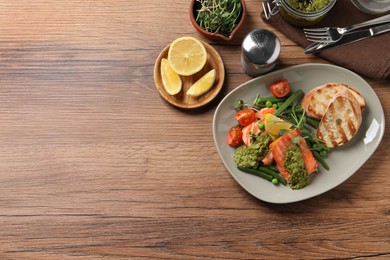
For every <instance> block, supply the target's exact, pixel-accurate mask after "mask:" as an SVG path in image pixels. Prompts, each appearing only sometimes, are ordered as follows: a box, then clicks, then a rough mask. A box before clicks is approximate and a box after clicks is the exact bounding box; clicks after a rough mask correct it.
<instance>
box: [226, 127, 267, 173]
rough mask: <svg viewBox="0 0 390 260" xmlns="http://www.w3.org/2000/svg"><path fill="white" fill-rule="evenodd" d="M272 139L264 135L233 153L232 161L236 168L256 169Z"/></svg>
mask: <svg viewBox="0 0 390 260" xmlns="http://www.w3.org/2000/svg"><path fill="white" fill-rule="evenodd" d="M271 141H272V138H271V136H269V135H268V134H266V133H261V134H260V135H258V136H256V137H255V141H254V142H253V143H252V144H251V145H250V146H249V147H246V146H245V145H244V144H243V145H241V146H240V147H238V148H237V149H236V150H235V151H234V155H233V157H234V161H235V162H236V164H237V166H240V167H244V168H252V169H256V168H257V167H258V166H259V162H260V161H261V160H262V159H263V158H264V156H265V155H266V154H267V152H268V149H269V144H270V143H271Z"/></svg>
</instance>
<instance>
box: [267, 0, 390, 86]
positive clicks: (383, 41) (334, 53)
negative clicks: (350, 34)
mask: <svg viewBox="0 0 390 260" xmlns="http://www.w3.org/2000/svg"><path fill="white" fill-rule="evenodd" d="M382 15H385V14H381V15H372V14H366V13H364V12H361V11H360V10H359V9H358V8H356V7H355V6H354V5H353V3H352V2H351V1H349V0H348V1H347V0H341V1H337V2H336V4H335V5H334V6H333V8H332V9H331V10H330V11H329V13H328V14H327V15H326V16H325V18H324V19H323V20H322V21H321V22H320V23H319V24H316V25H314V26H313V27H323V26H341V27H345V26H349V25H352V24H356V23H360V22H363V21H367V20H370V19H373V18H376V17H379V16H382ZM261 17H262V19H263V20H264V21H265V22H267V23H268V24H270V25H272V26H273V27H274V28H276V29H278V30H279V31H280V32H282V33H283V34H284V35H286V36H287V37H288V38H290V39H291V40H292V41H294V42H296V43H297V44H299V45H301V46H302V47H304V48H305V47H307V46H308V45H310V44H311V42H309V41H307V40H306V37H305V35H304V33H303V30H302V28H298V27H294V26H293V25H290V24H289V23H287V22H286V21H285V20H284V19H283V18H282V17H281V16H280V15H279V14H277V15H274V16H271V18H270V19H269V20H267V19H266V18H265V16H264V12H262V14H261ZM315 55H318V56H320V57H322V58H324V59H326V60H328V61H330V62H332V63H334V64H337V65H339V66H342V67H345V68H348V69H351V70H353V71H355V72H357V73H359V74H361V75H365V76H367V77H370V78H373V79H376V80H381V79H389V78H390V33H384V34H381V35H377V36H374V37H371V38H368V39H365V40H361V41H358V42H354V43H350V44H347V45H343V46H338V47H335V48H331V49H327V50H324V51H322V52H319V53H317V54H315Z"/></svg>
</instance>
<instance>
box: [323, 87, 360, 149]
mask: <svg viewBox="0 0 390 260" xmlns="http://www.w3.org/2000/svg"><path fill="white" fill-rule="evenodd" d="M361 123H362V110H361V106H360V104H359V102H358V101H357V100H356V98H355V96H354V95H353V94H352V92H351V91H348V90H344V91H341V92H339V93H337V94H336V95H335V96H334V98H333V99H332V100H331V102H330V104H329V106H328V107H327V109H326V111H325V113H324V115H323V117H322V119H321V122H320V124H319V126H318V128H317V132H316V137H317V139H319V140H320V141H322V142H323V143H324V144H325V145H326V146H327V147H330V148H332V147H339V146H342V145H344V144H346V143H347V142H349V141H350V140H351V139H352V138H353V137H354V136H355V134H356V133H357V131H358V130H359V127H360V125H361Z"/></svg>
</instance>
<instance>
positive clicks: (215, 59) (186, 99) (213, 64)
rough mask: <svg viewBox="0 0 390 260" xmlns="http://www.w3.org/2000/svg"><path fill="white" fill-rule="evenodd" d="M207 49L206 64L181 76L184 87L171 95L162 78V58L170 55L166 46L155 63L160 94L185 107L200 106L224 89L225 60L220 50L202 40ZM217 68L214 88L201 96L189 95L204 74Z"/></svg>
mask: <svg viewBox="0 0 390 260" xmlns="http://www.w3.org/2000/svg"><path fill="white" fill-rule="evenodd" d="M201 42H202V43H203V45H204V47H205V48H206V51H207V62H206V65H205V66H204V67H203V68H202V69H201V70H200V71H199V72H197V73H195V74H194V75H191V76H180V77H181V80H182V89H181V91H180V92H179V93H178V94H176V95H170V94H168V92H167V91H166V90H165V87H164V85H163V82H162V78H161V60H162V59H163V58H167V57H168V50H169V46H170V45H168V46H167V47H165V48H164V50H162V51H161V53H160V55H159V56H158V58H157V60H156V63H155V64H154V82H155V84H156V88H157V90H158V92H159V93H160V95H161V96H162V97H163V98H164V99H165V100H166V101H167V102H169V103H170V104H172V105H174V106H176V107H179V108H184V109H193V108H199V107H201V106H204V105H206V104H208V103H209V102H210V101H212V100H213V99H214V98H215V97H216V96H217V95H218V93H219V92H220V91H221V89H222V85H223V82H224V80H225V68H224V65H223V61H222V59H221V57H220V56H219V54H218V52H217V51H216V50H215V49H214V48H213V47H212V46H211V45H209V44H207V43H205V42H203V41H201ZM212 69H215V70H216V77H215V82H214V85H213V86H212V88H211V89H210V90H209V91H208V92H206V93H205V94H203V95H202V96H200V97H190V96H188V95H187V94H186V93H187V90H188V89H189V88H190V87H191V86H192V84H194V83H195V82H196V81H197V80H198V79H200V78H201V77H202V76H203V75H204V74H206V73H207V72H209V71H210V70H212Z"/></svg>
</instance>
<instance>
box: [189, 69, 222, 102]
mask: <svg viewBox="0 0 390 260" xmlns="http://www.w3.org/2000/svg"><path fill="white" fill-rule="evenodd" d="M215 74H216V71H215V69H212V70H210V71H209V72H207V73H206V74H204V75H203V76H202V77H201V78H200V79H198V80H197V81H196V82H195V83H194V84H193V85H192V86H191V87H190V88H189V89H188V90H187V95H188V96H190V97H199V96H201V95H203V94H204V93H206V92H207V91H209V90H210V89H211V87H212V86H213V84H214V81H215Z"/></svg>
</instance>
